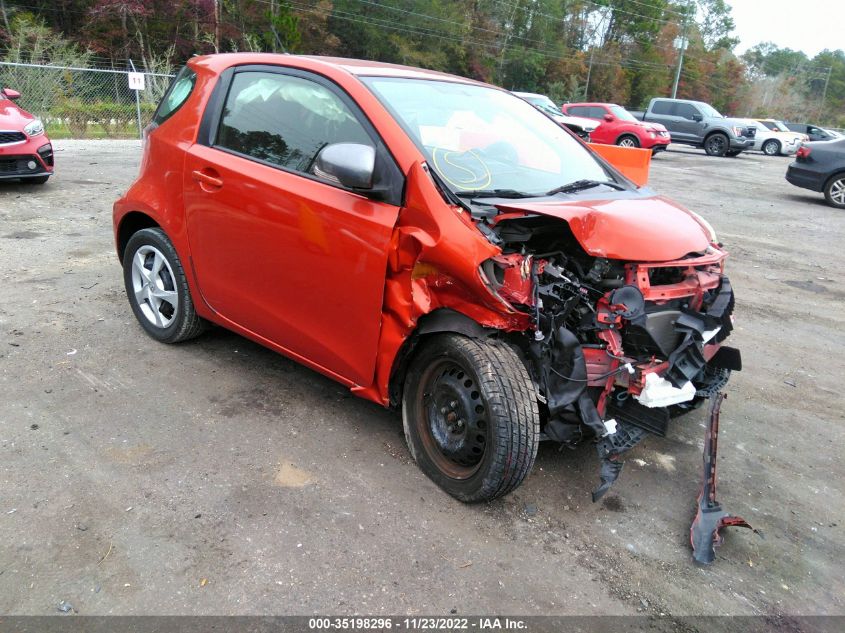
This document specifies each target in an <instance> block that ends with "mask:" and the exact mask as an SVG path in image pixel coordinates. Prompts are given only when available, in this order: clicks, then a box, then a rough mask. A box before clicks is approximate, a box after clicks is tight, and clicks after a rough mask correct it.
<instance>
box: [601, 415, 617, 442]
mask: <svg viewBox="0 0 845 633" xmlns="http://www.w3.org/2000/svg"><path fill="white" fill-rule="evenodd" d="M604 428H605V429H606V432H605V434H604V435H605V437H607V436H608V435H613V434H614V433H616V420H614V419H613V418H611V419H609V420H605V421H604Z"/></svg>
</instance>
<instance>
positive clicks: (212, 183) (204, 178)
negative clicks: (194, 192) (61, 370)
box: [191, 170, 223, 189]
mask: <svg viewBox="0 0 845 633" xmlns="http://www.w3.org/2000/svg"><path fill="white" fill-rule="evenodd" d="M208 171H211V173H208V172H207V171H199V170H196V171H194V172H192V173H191V175H192V176H193V177H194V180H196V181H197V182H198V183H200V184H201V185H208V186H209V187H211V188H213V189H220V187H222V186H223V181H222V180H221V179H220V178H218V177H217V172H216V171H214V170H208ZM212 174H214V175H212Z"/></svg>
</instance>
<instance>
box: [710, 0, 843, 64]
mask: <svg viewBox="0 0 845 633" xmlns="http://www.w3.org/2000/svg"><path fill="white" fill-rule="evenodd" d="M726 2H727V4H729V5H731V7H732V9H733V10H732V11H731V15H732V16H733V18H734V22H736V30H735V31H734V35H735V36H736V37H738V38H739V40H740V43H739V46H737V48H736V49H735V50H736V53H737V54H741V53H743V52H745V51H746V50H747V49H749V48H751V47H752V46H754V45H755V44H759V43H760V42H774V43H775V44H777V45H778V46H779V47H780V48H791V49H792V50H797V51H804V53H806V54H807V56H808V57H813V56H814V55H816V53H819V52H821V51H823V50H824V49H826V48H828V49H830V50H836V49H837V48H841V49H845V28H843V25H845V2H843V0H799V1H796V0H726Z"/></svg>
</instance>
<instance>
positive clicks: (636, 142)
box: [560, 103, 671, 154]
mask: <svg viewBox="0 0 845 633" xmlns="http://www.w3.org/2000/svg"><path fill="white" fill-rule="evenodd" d="M560 109H561V111H562V112H563V113H564V114H569V115H571V116H580V117H584V118H587V119H595V120H596V121H600V123H601V124H600V125H599V126H598V127H597V128H596V129H595V130H594V131H593V132H592V133H591V134H590V140H592V142H593V143H604V144H606V145H622V146H623V147H642V148H643V149H650V150H651V151H652V152H653V153H655V154H656V153H657V152H660V151H663V150H665V149H666V148H667V147H669V143H670V142H671V138H670V137H669V131H668V130H667V129H666V127H665V126H663V125H661V124H660V123H645V122H643V121H640V120H639V119H637V118H635V117H634V115H633V114H631V113H630V112H628V111H627V110H626V109H625V108H623V107H622V106H618V105H616V104H614V103H565V104H563V105H562V106H561V107H560Z"/></svg>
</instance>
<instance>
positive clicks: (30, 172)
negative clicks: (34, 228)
mask: <svg viewBox="0 0 845 633" xmlns="http://www.w3.org/2000/svg"><path fill="white" fill-rule="evenodd" d="M20 96H21V95H20V93H19V92H17V91H16V90H11V89H10V88H3V87H2V86H0V180H18V179H19V180H22V181H23V182H28V183H34V184H39V185H42V184H44V183H45V182H47V180H48V179H49V178H50V176H51V175H52V174H53V146H52V145H51V144H50V139H48V138H47V135H46V134H45V133H44V124H43V123H41V121H40V120H39V119H37V118H35V117H34V116H32V115H31V114H30V113H29V112H27V111H26V110H23V109H21V108H19V107H18V106H17V105H16V104H15V103H14V101H16V100H17V99H19V98H20Z"/></svg>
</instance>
